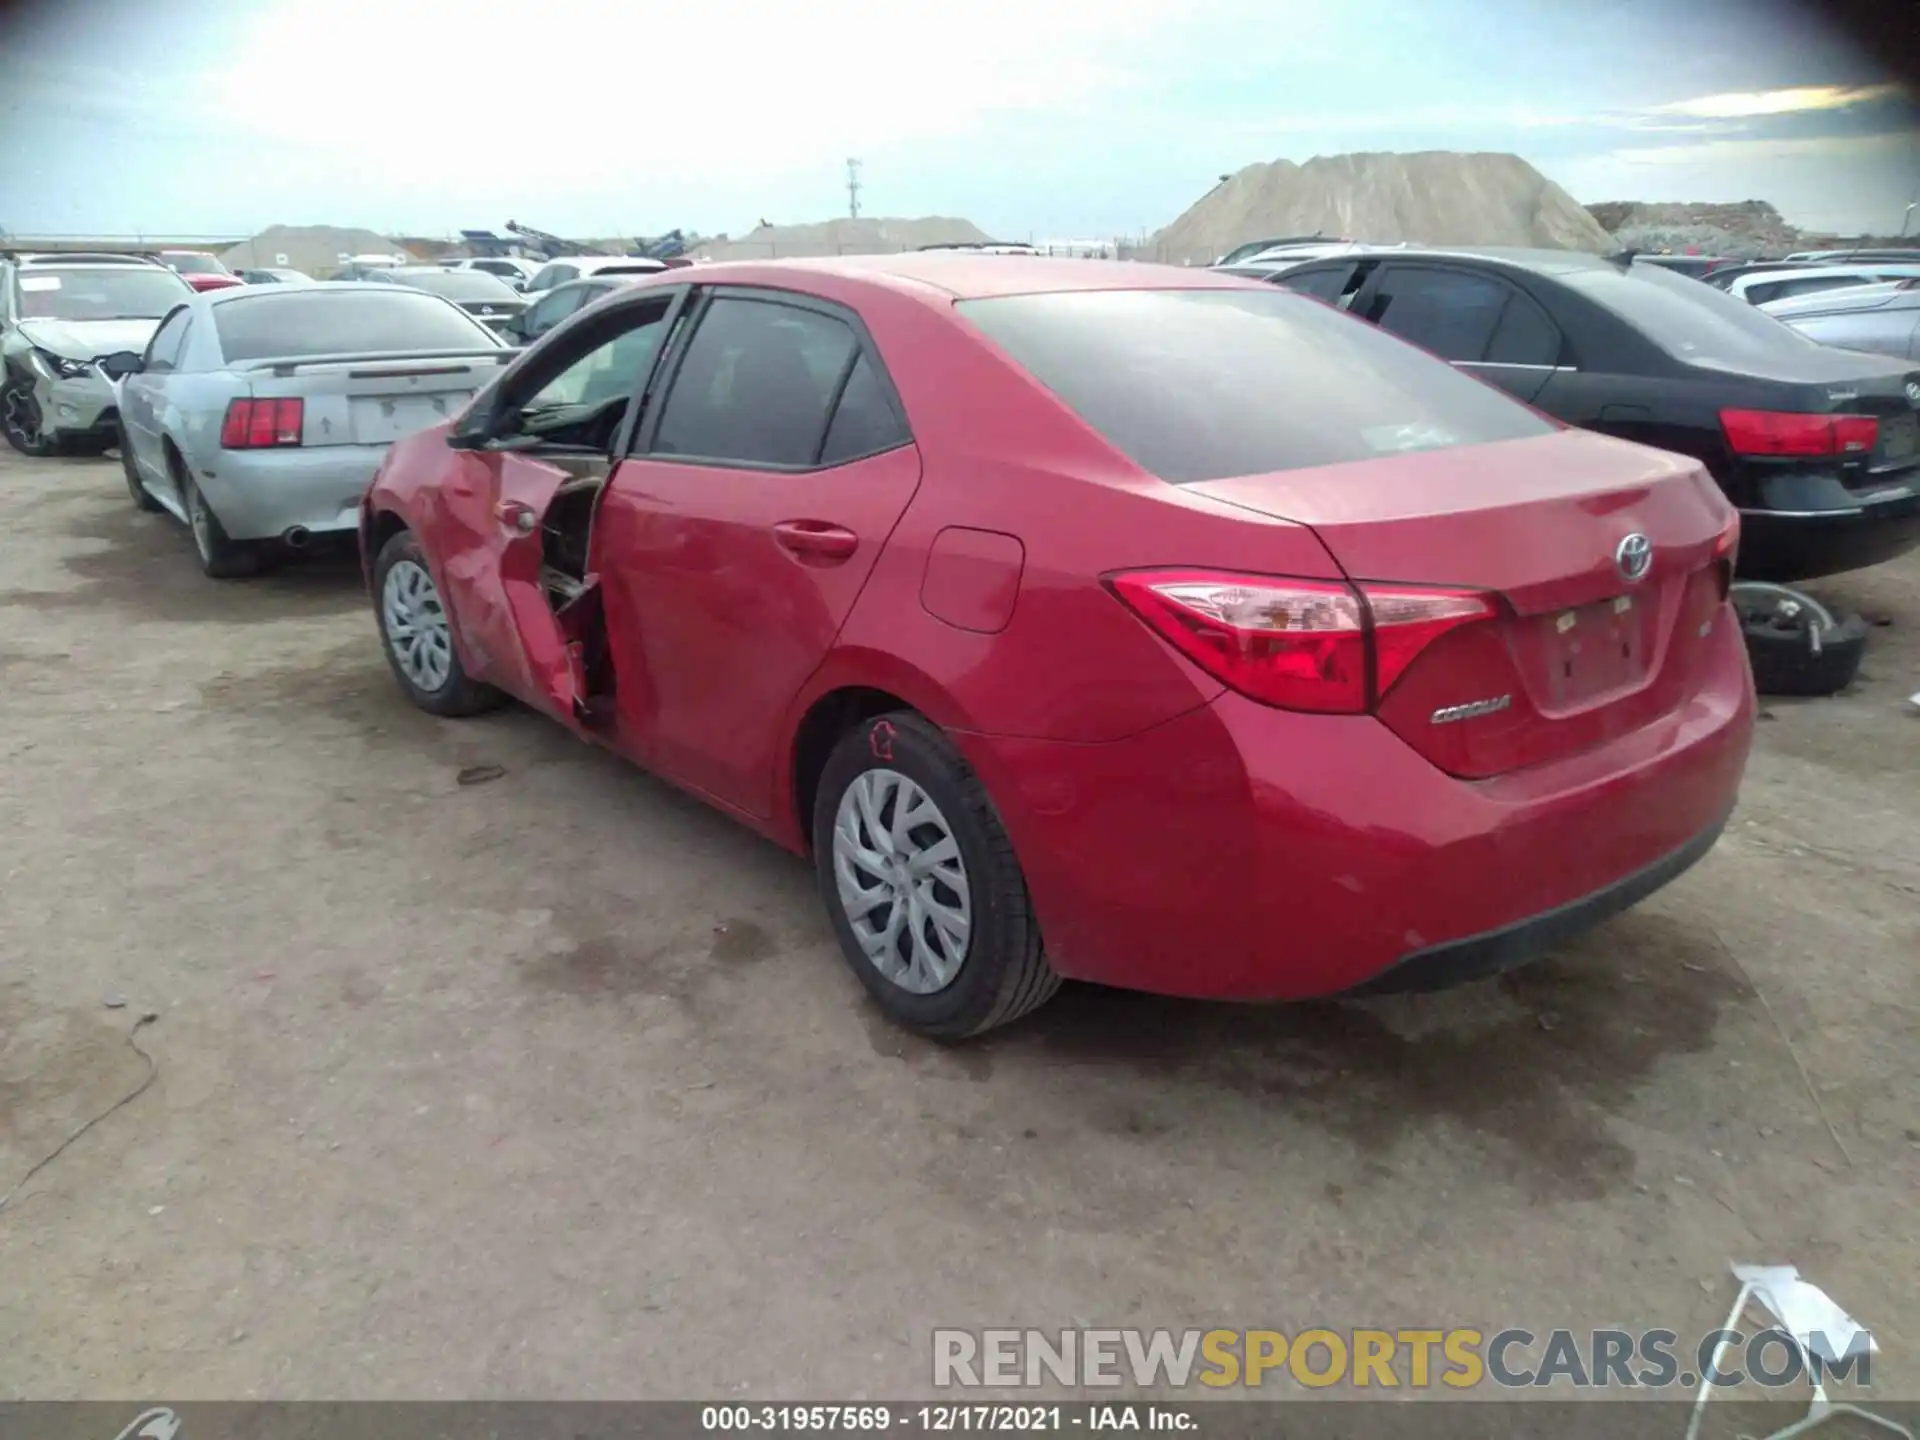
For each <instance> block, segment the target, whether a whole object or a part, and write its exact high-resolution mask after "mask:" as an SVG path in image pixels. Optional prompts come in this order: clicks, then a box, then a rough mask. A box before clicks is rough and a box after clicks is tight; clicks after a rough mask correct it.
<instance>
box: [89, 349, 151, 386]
mask: <svg viewBox="0 0 1920 1440" xmlns="http://www.w3.org/2000/svg"><path fill="white" fill-rule="evenodd" d="M95 363H96V364H97V365H98V366H99V367H100V373H101V374H103V375H105V376H106V377H107V378H108V379H109V380H124V379H126V378H127V376H129V375H138V374H139V373H140V372H141V371H142V370H144V369H146V368H147V362H146V361H145V360H143V359H142V358H141V357H140V355H139V353H138V352H137V351H133V350H116V351H115V352H114V353H113V354H111V355H102V356H101V357H100V359H99V360H98V361H96V362H95Z"/></svg>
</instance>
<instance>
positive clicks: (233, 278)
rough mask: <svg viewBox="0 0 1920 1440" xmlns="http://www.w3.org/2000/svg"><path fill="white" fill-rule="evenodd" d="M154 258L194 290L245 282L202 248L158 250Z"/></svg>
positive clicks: (217, 287) (222, 287)
mask: <svg viewBox="0 0 1920 1440" xmlns="http://www.w3.org/2000/svg"><path fill="white" fill-rule="evenodd" d="M154 258H155V259H157V260H158V261H159V262H160V263H161V264H162V265H164V266H166V267H167V268H168V269H169V270H171V271H173V273H174V274H176V275H178V276H179V277H180V278H181V279H182V280H185V281H186V282H187V284H189V285H191V286H192V287H193V288H194V289H196V290H224V289H227V288H228V287H230V286H234V285H244V284H246V283H247V282H246V281H244V280H242V279H241V278H240V277H239V276H238V275H236V274H234V273H233V272H232V271H231V270H229V269H227V267H226V266H225V265H223V264H222V263H221V262H220V259H219V257H218V256H214V255H209V254H207V253H206V252H205V251H204V250H160V251H157V252H155V255H154Z"/></svg>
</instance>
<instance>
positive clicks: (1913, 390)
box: [1907, 380, 1920, 410]
mask: <svg viewBox="0 0 1920 1440" xmlns="http://www.w3.org/2000/svg"><path fill="white" fill-rule="evenodd" d="M1907 403H1908V404H1909V405H1911V406H1913V408H1914V409H1916V410H1920V380H1909V381H1907Z"/></svg>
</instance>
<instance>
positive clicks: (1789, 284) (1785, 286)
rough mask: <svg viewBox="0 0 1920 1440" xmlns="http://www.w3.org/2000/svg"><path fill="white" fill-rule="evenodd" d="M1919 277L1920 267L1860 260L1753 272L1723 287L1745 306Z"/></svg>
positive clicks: (1893, 262) (1897, 262)
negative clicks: (1745, 303)
mask: <svg viewBox="0 0 1920 1440" xmlns="http://www.w3.org/2000/svg"><path fill="white" fill-rule="evenodd" d="M1916 276H1920V265H1915V264H1909V263H1903V262H1900V261H1877V260H1862V261H1856V262H1854V263H1852V264H1847V265H1795V266H1792V267H1790V268H1786V267H1783V268H1782V269H1779V270H1755V271H1752V272H1751V273H1749V274H1746V275H1741V276H1739V277H1738V278H1736V279H1735V280H1733V281H1731V282H1730V283H1729V284H1728V285H1727V293H1728V294H1729V295H1735V296H1738V297H1739V298H1740V299H1742V300H1744V301H1746V302H1747V303H1748V304H1749V305H1766V304H1769V303H1771V302H1772V301H1775V300H1792V299H1795V298H1796V297H1798V296H1801V295H1815V294H1818V293H1819V292H1820V291H1822V290H1845V289H1849V288H1851V287H1853V286H1856V285H1878V284H1880V283H1882V282H1884V281H1888V280H1911V279H1913V278H1914V277H1916Z"/></svg>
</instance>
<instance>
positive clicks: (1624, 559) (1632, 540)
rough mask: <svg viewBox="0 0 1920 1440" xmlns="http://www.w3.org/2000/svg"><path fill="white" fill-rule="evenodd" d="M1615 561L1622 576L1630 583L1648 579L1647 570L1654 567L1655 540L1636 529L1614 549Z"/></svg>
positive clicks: (1615, 565)
mask: <svg viewBox="0 0 1920 1440" xmlns="http://www.w3.org/2000/svg"><path fill="white" fill-rule="evenodd" d="M1613 563H1614V567H1615V568H1616V569H1618V570H1619V572H1620V578H1621V579H1622V580H1625V581H1627V582H1628V583H1629V584H1632V583H1633V582H1634V581H1636V580H1644V579H1646V576H1647V571H1649V570H1651V569H1652V568H1653V542H1652V541H1651V540H1649V539H1647V537H1646V536H1644V535H1642V534H1639V533H1638V532H1637V531H1636V532H1635V533H1634V534H1632V535H1629V536H1627V538H1626V539H1624V540H1622V541H1621V542H1620V544H1619V546H1618V547H1617V548H1616V549H1615V550H1614V552H1613Z"/></svg>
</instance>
